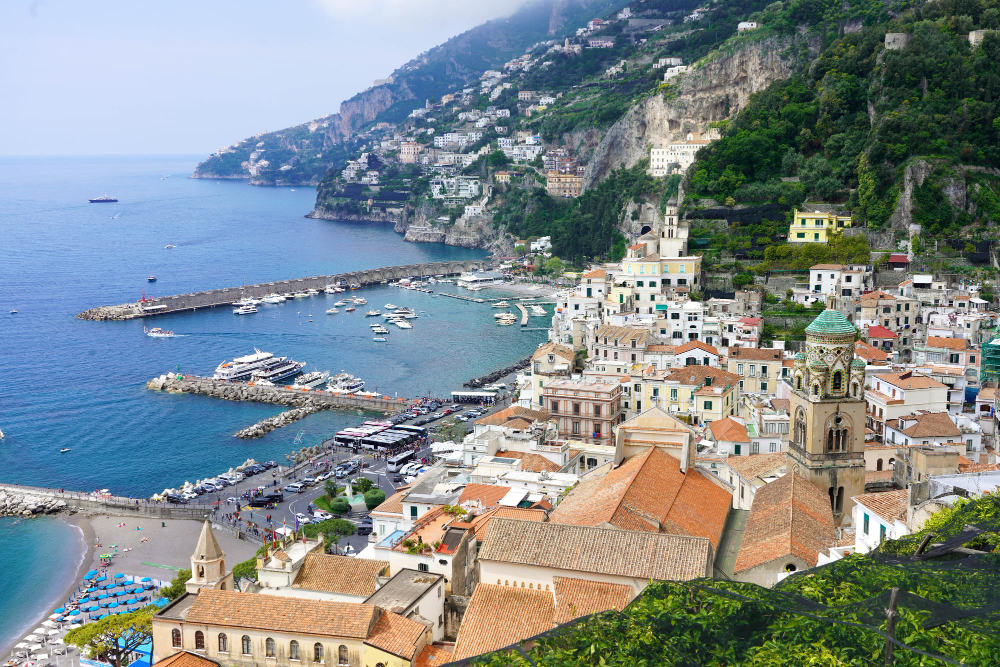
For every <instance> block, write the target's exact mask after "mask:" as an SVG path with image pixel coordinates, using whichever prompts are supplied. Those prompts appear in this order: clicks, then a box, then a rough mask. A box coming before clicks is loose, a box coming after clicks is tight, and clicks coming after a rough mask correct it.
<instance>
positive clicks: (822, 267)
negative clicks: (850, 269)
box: [809, 264, 844, 271]
mask: <svg viewBox="0 0 1000 667" xmlns="http://www.w3.org/2000/svg"><path fill="white" fill-rule="evenodd" d="M809 268H810V270H812V271H840V270H841V269H843V268H844V265H843V264H816V265H815V266H810V267H809Z"/></svg>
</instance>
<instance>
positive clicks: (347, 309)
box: [344, 306, 357, 313]
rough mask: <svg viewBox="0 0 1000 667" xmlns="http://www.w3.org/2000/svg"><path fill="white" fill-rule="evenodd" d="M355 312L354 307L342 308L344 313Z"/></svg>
mask: <svg viewBox="0 0 1000 667" xmlns="http://www.w3.org/2000/svg"><path fill="white" fill-rule="evenodd" d="M355 310H357V309H356V308H355V307H354V306H348V307H347V308H344V312H345V313H353V312H354V311H355Z"/></svg>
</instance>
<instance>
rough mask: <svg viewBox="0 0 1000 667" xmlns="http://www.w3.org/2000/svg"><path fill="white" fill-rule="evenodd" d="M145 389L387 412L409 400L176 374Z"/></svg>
mask: <svg viewBox="0 0 1000 667" xmlns="http://www.w3.org/2000/svg"><path fill="white" fill-rule="evenodd" d="M146 388H147V389H150V390H153V391H165V392H167V393H170V394H200V395H202V396H212V397H215V398H221V399H224V400H227V401H253V402H257V403H273V404H275V405H285V406H288V407H293V408H314V409H315V410H365V411H370V412H383V413H385V414H388V415H394V414H396V413H398V412H402V411H403V410H405V409H406V408H407V406H408V405H409V403H410V401H409V400H408V399H405V398H385V397H382V396H379V397H369V396H355V395H353V394H331V393H328V392H325V391H316V390H306V389H292V388H291V386H282V387H277V386H275V387H264V386H260V385H254V384H250V383H246V382H227V381H225V380H214V379H212V378H206V377H199V376H197V375H180V374H177V373H168V374H165V375H160V376H159V377H155V378H153V379H152V380H150V381H149V382H147V383H146Z"/></svg>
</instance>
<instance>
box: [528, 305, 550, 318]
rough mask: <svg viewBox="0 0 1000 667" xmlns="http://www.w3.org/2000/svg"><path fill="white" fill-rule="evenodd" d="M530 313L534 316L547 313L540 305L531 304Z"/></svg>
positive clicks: (542, 315)
mask: <svg viewBox="0 0 1000 667" xmlns="http://www.w3.org/2000/svg"><path fill="white" fill-rule="evenodd" d="M531 314H532V315H534V316H535V317H545V316H546V315H548V313H546V312H545V309H544V308H542V307H541V306H531Z"/></svg>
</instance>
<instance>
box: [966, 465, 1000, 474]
mask: <svg viewBox="0 0 1000 667" xmlns="http://www.w3.org/2000/svg"><path fill="white" fill-rule="evenodd" d="M994 470H1000V463H965V464H962V463H960V464H958V472H960V473H970V472H993V471H994Z"/></svg>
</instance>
